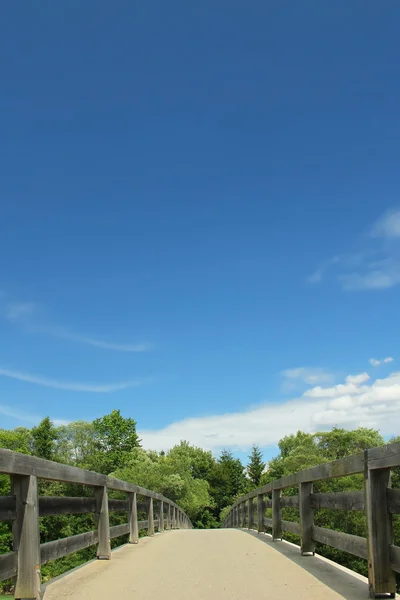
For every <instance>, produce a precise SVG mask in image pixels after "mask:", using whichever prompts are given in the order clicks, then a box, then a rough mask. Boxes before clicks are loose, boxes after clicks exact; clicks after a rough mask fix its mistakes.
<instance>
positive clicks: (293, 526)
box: [281, 519, 300, 535]
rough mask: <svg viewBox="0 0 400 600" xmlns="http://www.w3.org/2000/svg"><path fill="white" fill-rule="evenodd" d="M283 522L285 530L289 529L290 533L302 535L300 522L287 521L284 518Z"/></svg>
mask: <svg viewBox="0 0 400 600" xmlns="http://www.w3.org/2000/svg"><path fill="white" fill-rule="evenodd" d="M281 522H282V529H283V531H289V533H295V534H296V535H300V523H296V522H295V521H285V520H284V519H282V521H281Z"/></svg>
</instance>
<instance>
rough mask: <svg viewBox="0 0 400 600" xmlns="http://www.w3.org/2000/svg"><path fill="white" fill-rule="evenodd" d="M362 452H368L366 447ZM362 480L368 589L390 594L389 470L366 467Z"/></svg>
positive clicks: (392, 580)
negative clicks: (365, 518)
mask: <svg viewBox="0 0 400 600" xmlns="http://www.w3.org/2000/svg"><path fill="white" fill-rule="evenodd" d="M365 454H366V455H369V450H366V451H365ZM366 458H367V456H366ZM366 462H367V460H366ZM368 464H369V460H368ZM364 483H365V504H366V513H367V525H368V579H369V585H370V592H371V594H375V595H376V594H394V593H395V591H396V575H395V573H394V572H393V571H392V569H391V567H390V557H389V546H390V545H391V544H393V531H392V515H391V514H390V512H389V510H388V503H387V488H388V487H390V469H389V468H386V469H373V470H371V469H366V472H365V479H364Z"/></svg>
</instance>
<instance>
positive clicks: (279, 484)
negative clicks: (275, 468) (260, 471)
mask: <svg viewBox="0 0 400 600" xmlns="http://www.w3.org/2000/svg"><path fill="white" fill-rule="evenodd" d="M363 472H364V454H355V455H354V456H348V457H346V458H340V459H339V460H334V461H332V462H329V463H322V465H318V466H316V467H311V468H310V469H305V470H304V471H299V472H298V473H294V474H293V475H285V477H282V478H281V479H278V480H276V481H274V482H273V484H274V488H275V489H278V488H279V489H284V488H288V487H292V486H295V485H298V484H299V483H303V482H306V481H310V482H311V481H320V480H322V479H333V478H335V477H343V476H345V475H354V474H355V473H363Z"/></svg>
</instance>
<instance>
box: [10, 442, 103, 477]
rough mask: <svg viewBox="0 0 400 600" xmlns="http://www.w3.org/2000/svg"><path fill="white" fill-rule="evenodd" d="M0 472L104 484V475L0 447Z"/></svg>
mask: <svg viewBox="0 0 400 600" xmlns="http://www.w3.org/2000/svg"><path fill="white" fill-rule="evenodd" d="M0 473H4V474H8V475H35V476H36V477H39V478H40V479H51V480H53V481H64V482H69V483H79V484H82V485H92V486H93V485H105V482H106V476H105V475H100V474H99V473H94V472H93V471H85V470H84V469H79V468H78V467H71V466H70V465H63V464H61V463H56V462H53V461H51V460H44V459H43V458H37V457H36V456H28V455H27V454H21V453H20V452H12V451H11V450H5V449H4V448H0Z"/></svg>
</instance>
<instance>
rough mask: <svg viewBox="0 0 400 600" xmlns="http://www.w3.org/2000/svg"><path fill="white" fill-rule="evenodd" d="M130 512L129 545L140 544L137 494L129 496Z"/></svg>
mask: <svg viewBox="0 0 400 600" xmlns="http://www.w3.org/2000/svg"><path fill="white" fill-rule="evenodd" d="M128 500H129V512H128V520H129V543H130V544H138V543H139V528H138V516H137V513H138V506H137V496H136V492H133V494H129V497H128Z"/></svg>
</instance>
